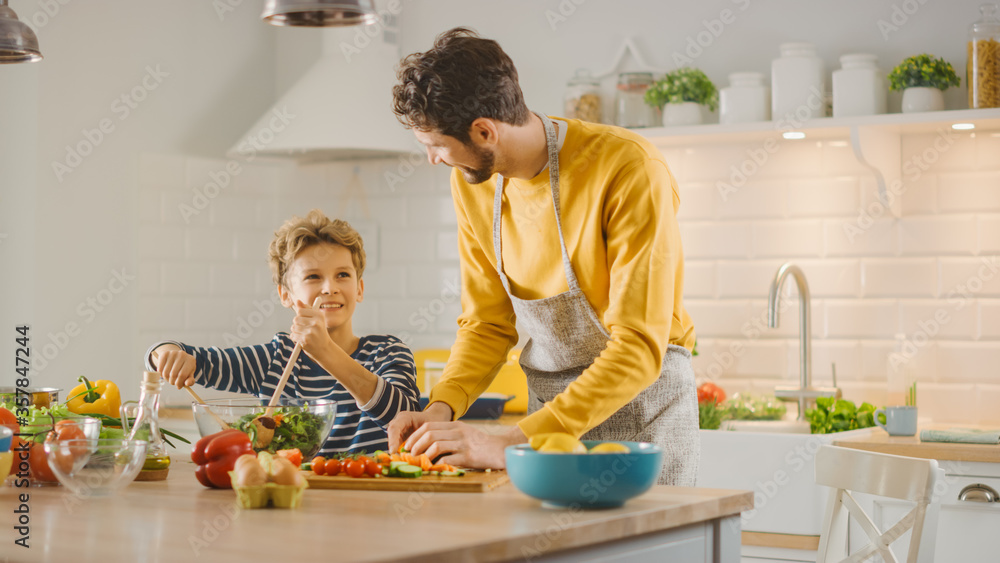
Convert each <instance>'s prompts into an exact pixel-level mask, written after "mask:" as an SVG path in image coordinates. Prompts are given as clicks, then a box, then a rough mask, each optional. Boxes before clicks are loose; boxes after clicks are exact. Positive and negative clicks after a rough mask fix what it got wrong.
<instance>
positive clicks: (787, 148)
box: [755, 139, 823, 178]
mask: <svg viewBox="0 0 1000 563" xmlns="http://www.w3.org/2000/svg"><path fill="white" fill-rule="evenodd" d="M758 145H760V143H758ZM820 147H821V144H820V143H817V142H816V141H811V140H809V139H802V140H790V141H786V140H779V141H778V150H777V151H776V152H775V153H774V154H771V155H770V157H768V160H767V163H766V164H764V165H763V166H761V167H760V172H758V174H757V176H760V177H764V176H765V175H770V176H775V177H783V178H787V177H790V176H791V177H801V176H812V175H817V174H816V171H817V170H821V169H822V167H823V152H822V150H820ZM757 176H755V177H757Z"/></svg>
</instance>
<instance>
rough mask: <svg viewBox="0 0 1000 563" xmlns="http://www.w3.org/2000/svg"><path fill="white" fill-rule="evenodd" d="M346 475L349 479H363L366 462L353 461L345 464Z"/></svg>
mask: <svg viewBox="0 0 1000 563" xmlns="http://www.w3.org/2000/svg"><path fill="white" fill-rule="evenodd" d="M344 473H347V475H348V476H349V477H361V476H362V475H364V474H365V462H363V461H361V460H360V459H352V460H350V461H348V462H347V463H345V464H344Z"/></svg>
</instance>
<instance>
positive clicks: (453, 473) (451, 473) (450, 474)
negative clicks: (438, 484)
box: [441, 469, 465, 477]
mask: <svg viewBox="0 0 1000 563" xmlns="http://www.w3.org/2000/svg"><path fill="white" fill-rule="evenodd" d="M463 475H465V470H464V469H456V470H455V471H442V472H441V476H442V477H461V476H463Z"/></svg>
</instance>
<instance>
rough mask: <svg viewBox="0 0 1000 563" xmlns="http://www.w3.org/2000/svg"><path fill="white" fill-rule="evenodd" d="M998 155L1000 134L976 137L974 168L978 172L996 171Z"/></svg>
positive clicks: (984, 134)
mask: <svg viewBox="0 0 1000 563" xmlns="http://www.w3.org/2000/svg"><path fill="white" fill-rule="evenodd" d="M997 155H1000V132H997V131H993V132H992V133H980V134H978V135H976V167H977V168H978V169H979V170H996V169H997Z"/></svg>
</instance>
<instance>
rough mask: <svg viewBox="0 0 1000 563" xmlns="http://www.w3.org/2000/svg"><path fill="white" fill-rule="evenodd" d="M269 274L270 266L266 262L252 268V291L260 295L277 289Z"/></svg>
mask: <svg viewBox="0 0 1000 563" xmlns="http://www.w3.org/2000/svg"><path fill="white" fill-rule="evenodd" d="M271 276H272V274H271V268H270V267H269V266H267V265H266V264H265V266H264V267H262V268H260V269H257V270H254V277H253V280H254V293H256V294H258V295H260V294H263V293H270V292H272V291H277V288H276V287H275V285H274V280H273V279H272V277H271Z"/></svg>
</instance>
